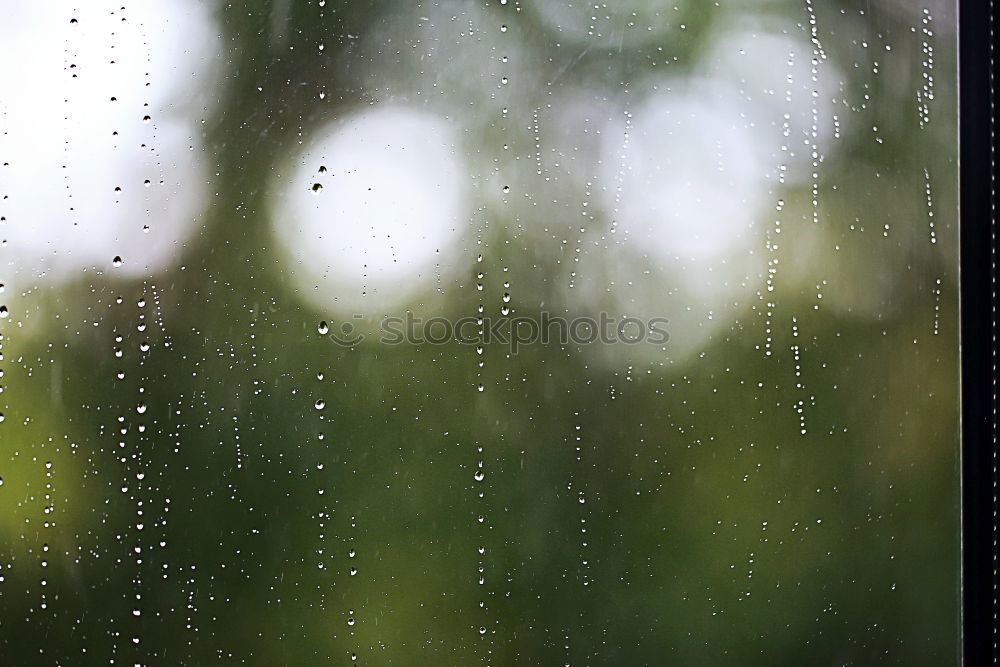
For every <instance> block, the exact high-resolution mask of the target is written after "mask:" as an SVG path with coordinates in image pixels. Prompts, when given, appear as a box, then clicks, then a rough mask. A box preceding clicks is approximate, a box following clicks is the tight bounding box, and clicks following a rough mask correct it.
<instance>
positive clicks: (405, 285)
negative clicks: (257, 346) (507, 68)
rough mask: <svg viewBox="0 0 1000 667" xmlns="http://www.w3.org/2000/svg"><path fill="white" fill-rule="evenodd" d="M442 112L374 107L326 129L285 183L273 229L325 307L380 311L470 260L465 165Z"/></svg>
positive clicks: (302, 283)
mask: <svg viewBox="0 0 1000 667" xmlns="http://www.w3.org/2000/svg"><path fill="white" fill-rule="evenodd" d="M456 144H457V139H456V135H455V132H454V130H453V128H452V127H451V125H450V124H449V123H447V122H446V121H445V120H443V119H442V118H440V117H438V116H435V115H432V114H430V113H426V112H423V111H419V110H413V109H407V108H404V107H397V106H384V107H376V108H372V109H367V110H365V111H362V112H358V113H356V114H354V115H351V116H348V117H346V118H344V119H341V120H339V121H337V122H336V123H335V124H333V126H332V127H328V128H325V129H323V130H321V131H320V133H319V136H318V138H317V139H316V140H314V141H313V142H312V143H311V144H310V145H309V146H308V147H307V148H306V149H305V150H304V151H303V152H302V153H301V154H300V155H299V156H298V157H297V158H296V161H295V164H294V166H293V167H292V168H291V170H290V173H289V176H288V178H287V180H286V179H282V180H281V181H279V183H278V186H277V191H276V193H275V194H276V197H275V198H274V206H275V208H274V215H273V216H272V219H273V221H274V234H275V237H276V238H277V240H278V246H279V247H280V248H281V249H282V251H283V252H284V253H285V254H286V256H287V257H288V258H289V259H290V260H291V261H292V267H291V270H290V272H289V273H290V275H291V276H292V277H293V279H294V280H295V282H296V283H297V287H298V289H299V290H300V292H301V293H302V294H303V295H304V296H305V297H306V298H307V299H308V300H310V301H311V302H312V303H313V304H314V305H315V306H316V307H318V308H320V309H328V308H329V309H333V310H334V311H336V312H339V313H341V314H346V313H352V314H354V313H357V314H362V315H371V316H378V315H379V314H381V312H382V311H383V310H392V309H394V308H399V307H402V306H404V305H409V304H408V300H409V299H411V298H413V296H414V295H415V294H416V293H418V292H420V291H422V290H426V291H428V292H432V291H433V289H434V287H435V285H436V284H440V283H441V282H442V280H443V279H445V278H446V277H451V276H452V275H453V271H454V269H455V267H456V266H457V265H458V264H460V263H461V260H460V258H459V253H458V244H459V241H460V239H461V238H462V236H463V234H464V231H465V229H466V228H467V226H468V224H467V219H466V217H465V216H463V206H462V205H463V203H464V200H465V197H464V192H463V175H464V169H463V167H462V161H461V159H460V158H459V157H458V155H457V150H458V149H457V145H456Z"/></svg>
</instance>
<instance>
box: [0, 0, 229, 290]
mask: <svg viewBox="0 0 1000 667" xmlns="http://www.w3.org/2000/svg"><path fill="white" fill-rule="evenodd" d="M4 13H5V14H6V16H5V20H4V21H3V22H0V59H2V60H3V62H5V63H8V66H5V67H3V68H0V90H3V91H4V94H3V96H2V98H0V124H2V126H3V130H4V132H3V135H2V136H0V155H2V159H3V166H2V167H0V190H2V194H3V195H4V197H5V199H4V200H3V201H2V210H0V215H2V216H3V221H2V222H0V233H2V235H3V237H4V238H5V239H6V241H7V245H6V247H5V248H4V252H3V253H2V254H0V272H2V274H3V275H2V276H0V277H2V278H3V279H5V280H6V281H7V282H8V283H9V284H10V285H14V286H19V287H25V288H26V287H29V286H33V285H34V284H36V282H37V281H38V280H39V279H43V278H44V279H48V280H60V279H70V278H72V277H74V276H76V275H78V274H79V273H80V271H81V270H83V269H85V268H88V267H95V268H97V269H98V270H111V269H112V266H113V259H114V258H115V257H116V256H118V257H121V259H122V262H121V265H120V268H116V269H114V270H115V271H119V272H121V273H122V274H125V275H143V274H146V273H149V272H155V271H158V270H161V269H162V268H164V267H165V266H167V265H168V264H169V263H170V262H171V261H173V260H175V259H176V258H177V256H178V251H179V244H181V243H182V242H183V241H184V239H185V238H187V236H188V235H189V233H190V232H191V229H192V227H193V226H194V224H195V219H196V217H197V214H198V211H199V209H200V208H201V207H202V206H203V204H204V199H203V195H204V192H205V180H206V173H205V170H204V169H203V167H202V161H201V159H200V155H201V147H202V146H201V144H202V142H201V127H200V122H199V118H200V117H203V114H204V113H205V109H204V108H203V106H200V105H199V103H200V102H202V101H203V100H201V99H199V98H198V96H197V94H198V93H199V92H200V91H205V90H207V89H208V88H210V82H211V81H212V80H213V78H214V77H215V76H217V73H218V69H217V67H216V62H215V58H214V56H213V53H214V49H216V48H217V46H218V41H219V38H218V36H217V34H216V32H215V25H214V20H213V18H212V16H211V14H210V12H209V11H208V9H207V7H206V5H205V3H200V2H195V1H193V0H192V1H187V0H174V1H172V2H156V3H139V4H134V5H130V6H129V7H128V8H124V9H123V8H121V3H119V2H87V3H73V2H68V1H66V0H54V1H52V2H45V3H39V2H33V1H30V0H13V1H11V2H7V3H5V5H4ZM12 63H16V66H10V64H12Z"/></svg>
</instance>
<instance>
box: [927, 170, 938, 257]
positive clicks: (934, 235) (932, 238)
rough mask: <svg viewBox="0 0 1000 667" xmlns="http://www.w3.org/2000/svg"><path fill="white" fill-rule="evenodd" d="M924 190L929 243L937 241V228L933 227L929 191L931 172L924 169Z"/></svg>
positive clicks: (932, 205) (932, 210) (932, 201)
mask: <svg viewBox="0 0 1000 667" xmlns="http://www.w3.org/2000/svg"><path fill="white" fill-rule="evenodd" d="M924 190H925V193H924V194H925V195H926V196H927V227H928V229H929V230H930V241H931V243H937V230H936V229H935V228H934V195H933V193H932V192H931V174H930V172H929V171H928V170H927V169H926V168H925V169H924Z"/></svg>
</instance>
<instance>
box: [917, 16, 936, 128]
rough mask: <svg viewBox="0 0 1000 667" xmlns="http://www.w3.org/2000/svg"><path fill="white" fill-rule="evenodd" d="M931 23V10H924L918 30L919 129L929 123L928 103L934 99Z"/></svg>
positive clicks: (929, 111)
mask: <svg viewBox="0 0 1000 667" xmlns="http://www.w3.org/2000/svg"><path fill="white" fill-rule="evenodd" d="M931 21H932V17H931V10H929V9H924V15H923V19H922V21H921V28H920V33H921V35H923V41H922V42H921V44H920V50H921V52H922V53H923V58H922V60H921V61H920V66H921V69H922V72H921V76H922V78H923V83H922V84H921V87H920V89H919V90H917V115H918V116H919V117H920V127H921V129H923V128H924V127H926V125H927V124H928V123H930V122H931V105H930V103H931V101H932V100H933V99H934V45H933V44H931V38H932V37H933V36H934V31H933V30H931Z"/></svg>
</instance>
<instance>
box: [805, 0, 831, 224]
mask: <svg viewBox="0 0 1000 667" xmlns="http://www.w3.org/2000/svg"><path fill="white" fill-rule="evenodd" d="M806 12H807V13H808V14H809V40H810V41H811V42H812V46H813V55H812V60H811V62H810V70H809V77H810V82H811V84H812V86H811V87H812V92H811V95H812V97H811V101H810V114H811V117H812V119H811V120H812V122H811V124H810V126H809V150H810V157H811V159H812V174H811V176H812V218H813V222H814V223H818V222H819V164H820V155H819V144H818V139H817V137H819V92H818V89H819V64H820V62H821V61H823V60H826V51H825V50H824V49H823V44H822V43H821V42H820V40H819V26H818V23H817V21H816V9H815V7H813V2H812V0H806Z"/></svg>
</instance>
